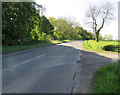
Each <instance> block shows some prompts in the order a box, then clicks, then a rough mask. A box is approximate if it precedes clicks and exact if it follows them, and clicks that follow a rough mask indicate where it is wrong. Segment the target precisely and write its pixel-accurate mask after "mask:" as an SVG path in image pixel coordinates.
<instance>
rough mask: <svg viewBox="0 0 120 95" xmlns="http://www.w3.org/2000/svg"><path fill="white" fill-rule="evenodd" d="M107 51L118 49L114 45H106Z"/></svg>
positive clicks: (104, 48)
mask: <svg viewBox="0 0 120 95" xmlns="http://www.w3.org/2000/svg"><path fill="white" fill-rule="evenodd" d="M103 50H105V51H116V47H115V46H114V45H106V46H104V47H103Z"/></svg>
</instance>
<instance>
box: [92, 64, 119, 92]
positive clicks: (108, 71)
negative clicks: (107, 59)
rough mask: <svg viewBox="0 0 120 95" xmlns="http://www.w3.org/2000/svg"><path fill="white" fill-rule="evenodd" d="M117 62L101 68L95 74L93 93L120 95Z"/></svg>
mask: <svg viewBox="0 0 120 95" xmlns="http://www.w3.org/2000/svg"><path fill="white" fill-rule="evenodd" d="M118 67H119V64H118V62H114V63H111V64H109V65H107V66H104V67H101V68H100V70H98V71H97V72H96V73H95V77H94V80H95V82H96V84H95V88H94V90H93V92H94V93H120V68H118Z"/></svg>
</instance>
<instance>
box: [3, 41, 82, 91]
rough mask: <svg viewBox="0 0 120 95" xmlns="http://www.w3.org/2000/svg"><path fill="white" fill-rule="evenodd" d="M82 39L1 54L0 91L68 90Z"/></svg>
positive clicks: (71, 86) (70, 89)
mask: <svg viewBox="0 0 120 95" xmlns="http://www.w3.org/2000/svg"><path fill="white" fill-rule="evenodd" d="M81 44H82V41H72V42H69V43H62V44H58V45H52V46H47V47H41V48H35V49H29V50H24V51H20V52H15V53H9V54H4V55H3V56H2V64H3V65H2V69H3V72H2V76H3V77H2V87H3V88H2V89H3V93H71V91H72V88H73V85H74V81H73V79H74V75H75V72H76V69H77V66H78V64H77V61H78V60H80V54H81V51H80V48H81Z"/></svg>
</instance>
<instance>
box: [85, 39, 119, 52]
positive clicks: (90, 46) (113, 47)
mask: <svg viewBox="0 0 120 95" xmlns="http://www.w3.org/2000/svg"><path fill="white" fill-rule="evenodd" d="M118 46H120V45H118V41H99V42H96V41H94V40H89V41H84V42H83V48H84V49H87V50H93V51H98V52H108V51H109V52H118ZM107 49H108V50H107Z"/></svg>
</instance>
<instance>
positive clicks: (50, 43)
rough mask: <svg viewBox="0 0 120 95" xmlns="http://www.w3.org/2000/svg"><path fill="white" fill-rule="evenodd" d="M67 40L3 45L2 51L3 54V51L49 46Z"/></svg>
mask: <svg viewBox="0 0 120 95" xmlns="http://www.w3.org/2000/svg"><path fill="white" fill-rule="evenodd" d="M69 41H70V40H63V41H58V40H54V41H42V42H36V43H31V44H26V45H16V46H8V45H3V46H2V53H3V54H4V53H9V52H15V51H21V50H26V49H31V48H37V47H44V46H50V45H53V44H59V43H63V42H69Z"/></svg>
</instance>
